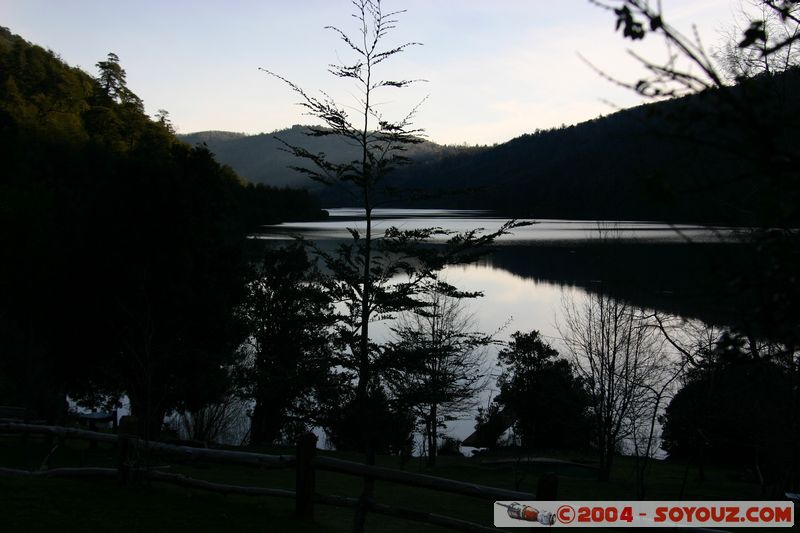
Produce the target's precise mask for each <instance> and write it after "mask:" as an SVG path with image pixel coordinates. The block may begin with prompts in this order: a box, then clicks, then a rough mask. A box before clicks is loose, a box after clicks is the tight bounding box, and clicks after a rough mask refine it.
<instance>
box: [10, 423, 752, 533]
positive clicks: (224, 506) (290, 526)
mask: <svg viewBox="0 0 800 533" xmlns="http://www.w3.org/2000/svg"><path fill="white" fill-rule="evenodd" d="M20 442H21V441H20V439H19V438H18V437H7V438H0V466H9V467H10V466H13V467H19V468H29V469H32V468H37V467H38V466H39V465H40V464H41V462H42V460H43V458H44V457H45V456H46V455H47V453H48V451H49V448H48V447H46V446H45V445H44V443H43V442H42V441H41V440H37V439H31V441H30V442H29V443H28V444H27V445H26V446H25V447H22V446H21V445H20ZM265 451H269V452H282V453H291V451H290V450H265ZM335 455H336V456H338V457H342V458H347V459H357V457H358V456H357V455H348V454H335ZM548 456H551V457H552V456H554V455H553V454H549V453H548ZM152 461H153V462H152V464H154V465H167V464H170V462H169V460H168V458H165V457H157V458H154V459H153V460H152ZM115 462H116V456H115V451H114V450H113V449H112V448H101V449H100V450H97V451H91V450H88V449H86V446H85V444H83V443H78V442H69V443H68V444H67V445H66V446H65V447H62V448H59V449H58V450H56V452H55V453H54V454H53V456H52V458H51V465H50V466H51V467H59V466H114V465H115ZM379 464H382V465H383V466H390V467H398V459H397V458H396V457H381V458H379ZM632 466H633V463H632V462H631V461H630V460H629V459H627V458H619V460H618V461H617V464H616V468H615V471H614V473H613V476H612V481H611V482H609V483H606V484H600V483H597V482H596V481H594V480H593V479H592V477H591V475H590V473H589V472H587V471H583V470H582V469H574V468H569V467H560V468H562V471H561V472H559V473H560V475H561V477H560V480H559V482H560V487H559V498H560V499H580V500H593V499H597V500H601V499H602V500H606V499H633V496H634V495H633V480H634V478H633V469H632ZM407 469H408V470H410V471H418V470H419V464H418V463H416V462H412V463H411V464H410V465H408V466H407ZM546 469H547V470H552V467H547V468H546ZM543 470H544V469H543V468H541V467H538V468H532V469H526V470H525V471H524V472H521V471H519V470H516V469H515V468H514V467H513V466H511V465H505V466H496V465H493V466H487V465H483V464H481V463H480V461H478V460H475V459H466V458H450V457H443V458H440V466H438V467H437V468H436V469H435V470H434V471H433V472H427V473H432V474H434V475H437V476H442V477H449V478H453V479H460V480H465V481H472V482H476V483H481V484H486V485H492V486H496V487H503V488H514V480H515V478H517V477H518V476H520V475H523V476H524V477H523V479H522V483H521V486H520V489H521V490H529V491H535V488H536V482H537V480H538V476H539V474H540V473H541V472H542V471H543ZM169 471H172V472H180V473H185V474H187V475H189V476H192V477H195V478H198V479H207V480H210V481H224V482H227V483H232V484H239V485H261V486H270V487H278V488H288V489H293V488H294V471H293V470H257V469H252V468H244V467H234V466H219V465H213V466H212V465H201V464H196V465H190V464H178V463H172V464H170V468H169ZM683 472H684V467H683V465H680V464H671V463H663V462H657V463H654V468H653V471H652V472H651V477H650V483H649V485H650V493H649V494H648V499H677V497H678V494H679V489H680V485H681V481H682V477H683ZM741 477H742V476H741V473H739V472H734V471H730V470H725V469H717V468H710V467H709V468H707V469H706V480H705V482H703V483H701V482H699V481H698V479H697V472H696V470H695V469H692V470H691V471H690V473H689V478H688V480H689V482H688V485H687V493H686V495H685V499H731V500H735V499H758V498H759V488H758V486H757V485H756V484H754V483H747V482H745V481H743V480H742V479H741ZM317 490H318V492H319V493H322V494H339V495H347V496H354V497H355V496H357V495H358V494H359V491H360V482H359V480H357V479H356V478H353V477H350V476H343V475H338V474H332V473H327V472H318V474H317ZM376 497H377V500H378V501H380V502H383V503H388V504H395V505H398V506H403V507H410V508H415V509H420V510H427V511H431V512H437V513H440V514H445V515H450V516H457V517H460V518H463V519H467V520H472V521H476V522H480V523H484V524H486V525H490V524H491V516H492V514H491V513H492V506H491V505H490V502H484V503H482V502H479V501H477V500H475V499H474V498H468V497H461V496H456V495H449V494H444V493H437V492H431V491H427V490H415V489H413V488H410V487H404V486H400V485H393V484H389V483H381V482H378V483H377V488H376ZM0 509H2V513H0V531H23V530H24V531H51V530H58V531H111V530H113V531H131V532H134V531H143V532H144V531H147V532H158V531H187V532H188V531H237V532H249V531H289V532H305V531H332V532H335V531H342V532H345V531H350V530H351V527H352V512H351V511H350V510H347V509H338V508H332V507H324V506H318V507H317V510H316V513H317V515H316V518H315V521H314V522H310V521H302V520H296V519H294V518H293V516H292V513H293V510H294V502H293V501H292V500H283V499H277V498H253V497H246V496H222V495H218V494H210V493H206V492H201V491H194V490H187V489H183V488H178V487H173V486H167V485H161V484H153V485H152V486H150V487H132V488H125V487H122V486H120V485H118V484H116V483H115V482H111V481H103V480H97V481H95V480H92V481H84V480H64V479H28V478H25V479H22V478H9V477H0ZM368 530H369V531H386V532H403V533H405V532H407V531H409V530H413V531H444V530H440V529H438V528H433V527H423V526H422V525H421V524H416V523H412V522H406V521H401V520H395V519H389V518H385V517H381V516H378V515H370V516H369V518H368Z"/></svg>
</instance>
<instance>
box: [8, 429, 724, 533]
mask: <svg viewBox="0 0 800 533" xmlns="http://www.w3.org/2000/svg"><path fill="white" fill-rule="evenodd" d="M3 433H23V434H42V435H55V436H58V437H61V438H65V439H66V438H70V439H83V440H88V441H90V442H105V443H113V444H118V445H119V449H120V465H119V468H94V467H87V468H54V469H49V470H39V471H28V470H18V469H12V468H2V467H0V475H10V476H27V477H63V478H106V479H113V478H116V479H120V480H122V481H123V482H127V481H129V480H131V479H140V480H152V481H157V482H159V483H168V484H172V485H179V486H183V487H187V488H192V489H200V490H206V491H212V492H217V493H223V494H240V495H248V496H270V497H278V498H287V499H294V500H295V502H296V503H295V505H296V512H297V514H298V515H300V516H304V517H310V516H312V515H313V510H314V504H322V505H330V506H335V507H344V508H351V509H355V510H357V511H361V512H371V513H376V514H381V515H385V516H391V517H395V518H402V519H405V520H411V521H415V522H423V523H427V524H432V525H437V526H441V527H445V528H449V529H453V530H457V531H464V532H467V533H491V532H496V531H497V529H495V528H492V527H487V526H484V525H481V524H476V523H473V522H468V521H465V520H460V519H457V518H452V517H449V516H443V515H439V514H436V513H429V512H425V511H418V510H413V509H406V508H402V507H396V506H393V505H387V504H383V503H378V502H374V501H371V500H365V499H363V498H350V497H346V496H334V495H323V494H317V493H316V490H315V485H316V483H315V481H316V477H315V476H316V474H315V472H316V470H325V471H330V472H336V473H340V474H346V475H352V476H357V477H362V478H364V479H365V480H367V479H369V480H379V481H387V482H391V483H398V484H402V485H408V486H412V487H418V488H424V489H429V490H433V491H441V492H450V493H454V494H460V495H464V496H471V497H475V498H481V499H484V500H489V501H495V500H535V499H536V496H535V495H534V494H531V493H526V492H519V491H512V490H507V489H500V488H496V487H488V486H485V485H479V484H475V483H467V482H463V481H456V480H452V479H445V478H439V477H435V476H429V475H425V474H416V473H410V472H404V471H400V470H393V469H391V468H385V467H379V466H372V465H366V464H363V463H356V462H353V461H345V460H343V459H336V458H333V457H321V456H317V455H316V437H314V436H313V435H311V434H307V435H304V436H301V438H300V440H299V441H298V446H297V454H296V455H294V456H292V455H268V454H261V453H252V452H236V451H228V450H212V449H206V448H192V447H189V446H179V445H174V444H165V443H162V442H155V441H145V440H142V439H139V438H137V437H135V436H130V435H111V434H108V433H100V432H96V431H87V430H83V429H76V428H66V427H61V426H44V425H35V424H21V423H11V422H0V434H3ZM131 447H135V448H137V449H138V450H147V451H152V452H158V453H163V454H168V455H177V456H179V457H182V458H188V459H191V460H203V461H208V462H214V463H227V464H237V465H245V466H258V467H261V468H263V467H270V468H290V467H294V468H295V470H296V474H297V478H296V490H286V489H276V488H268V487H246V486H239V485H228V484H224V483H216V482H210V481H205V480H200V479H195V478H191V477H188V476H185V475H183V474H173V473H167V472H161V471H159V470H156V469H141V468H139V469H137V468H134V469H132V470H128V469H127V467H125V466H124V464H125V462H126V454H128V453H129V452H130V450H131ZM51 453H52V452H51ZM548 492H550V491H548ZM546 499H548V500H555V499H557V498H556V494H555V491H554V490H553V492H552V494H548V495H547V498H546ZM681 531H682V532H685V533H688V532H692V531H694V532H701V531H705V532H713V531H720V530H712V529H703V528H682V529H681Z"/></svg>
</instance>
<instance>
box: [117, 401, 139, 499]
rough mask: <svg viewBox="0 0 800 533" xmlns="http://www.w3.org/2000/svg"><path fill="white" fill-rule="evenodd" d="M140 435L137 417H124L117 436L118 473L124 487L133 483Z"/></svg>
mask: <svg viewBox="0 0 800 533" xmlns="http://www.w3.org/2000/svg"><path fill="white" fill-rule="evenodd" d="M137 433H138V420H137V418H136V417H135V416H123V417H122V420H121V421H120V427H119V434H118V436H117V439H118V443H119V450H117V451H118V452H119V455H118V458H117V472H118V473H119V480H120V482H121V483H122V484H123V485H127V484H128V483H130V482H131V480H132V478H133V475H132V472H131V470H132V468H135V464H134V463H135V462H136V449H137V447H138V446H137V445H138V442H139V437H138V436H137Z"/></svg>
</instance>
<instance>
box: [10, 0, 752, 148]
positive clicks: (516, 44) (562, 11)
mask: <svg viewBox="0 0 800 533" xmlns="http://www.w3.org/2000/svg"><path fill="white" fill-rule="evenodd" d="M384 4H385V8H388V9H406V10H407V13H405V14H403V15H401V16H400V22H399V24H398V27H397V30H395V34H394V36H395V38H396V40H397V41H398V42H399V41H420V42H422V43H424V46H421V47H416V48H413V49H410V50H409V51H408V52H407V53H405V54H403V55H402V56H401V57H397V58H396V59H395V60H393V61H388V62H386V63H385V65H386V72H387V73H388V74H389V77H397V78H425V79H427V80H429V81H428V82H427V83H424V84H420V85H418V86H416V87H413V88H410V89H406V90H402V91H396V90H394V91H388V92H387V93H385V94H384V95H383V96H382V97H381V98H379V101H380V102H381V103H382V104H383V108H382V109H383V111H384V112H385V113H386V115H387V117H389V118H392V116H393V115H394V114H395V111H397V112H399V111H401V110H405V109H407V108H408V107H409V106H412V105H414V104H415V103H416V102H418V101H419V100H421V99H422V98H424V97H425V96H426V95H427V96H428V100H427V102H426V103H425V104H424V106H423V107H422V109H421V111H420V113H419V115H418V117H417V120H416V123H417V125H418V126H420V127H422V128H424V129H425V130H426V132H427V134H428V136H429V138H430V139H431V140H434V141H437V142H441V143H450V144H458V143H462V142H466V143H469V144H476V143H480V144H491V143H494V142H503V141H506V140H508V139H511V138H513V137H515V136H518V135H521V134H523V133H527V132H532V131H534V130H535V129H537V128H549V127H552V126H558V125H561V124H562V123H563V124H572V123H576V122H579V121H582V120H587V119H590V118H593V117H596V116H598V115H600V114H607V113H610V112H612V111H614V107H612V106H610V105H609V104H608V102H611V103H613V104H614V105H616V106H620V107H626V106H630V105H634V104H636V103H638V102H639V100H638V99H637V97H636V96H635V95H633V94H631V93H630V92H628V91H626V90H624V89H621V88H618V87H615V86H614V85H613V84H611V83H609V82H607V81H605V80H603V79H601V78H600V77H599V76H598V75H597V74H596V73H594V72H593V71H592V70H591V69H590V68H589V67H588V66H586V64H585V63H583V62H582V60H581V59H580V58H579V55H578V54H579V53H580V54H582V55H583V56H585V57H586V58H588V59H589V60H590V61H592V62H593V63H594V64H596V65H597V66H599V67H601V68H603V69H604V70H606V71H607V72H609V73H611V74H614V75H615V76H618V77H620V78H623V79H627V80H636V79H638V77H639V76H641V71H640V70H639V69H638V67H637V65H636V64H635V63H634V62H633V61H632V60H631V59H630V58H629V57H628V56H627V54H626V49H628V48H631V47H632V46H635V48H636V49H637V51H641V52H642V53H644V54H646V55H648V57H662V56H663V55H664V50H663V47H662V46H661V43H659V42H656V41H651V42H645V43H643V44H641V43H635V45H632V43H630V41H623V39H622V38H621V36H620V34H618V33H615V32H614V20H613V17H612V15H611V14H609V13H607V12H605V11H603V10H601V9H598V8H597V7H595V6H592V5H590V4H589V2H588V1H587V0H384ZM663 5H664V10H665V13H666V14H667V17H668V19H669V20H671V21H672V23H673V24H674V25H676V26H677V27H679V28H681V29H683V30H685V31H687V32H690V31H691V24H692V23H696V24H697V26H698V28H699V30H700V33H701V35H702V36H703V39H704V41H705V43H706V44H707V45H708V46H709V47H711V46H714V45H716V44H717V43H719V42H720V31H721V30H723V29H724V28H726V27H728V26H730V25H731V24H732V23H733V13H734V11H735V6H736V5H738V3H737V2H736V0H663ZM350 12H351V11H350V2H349V0H295V1H293V2H290V1H285V0H282V1H277V0H262V1H237V0H228V1H227V2H222V1H209V0H193V1H189V0H173V1H167V0H140V1H137V2H130V1H128V2H122V1H117V0H104V1H99V0H0V25H3V26H7V27H9V28H10V29H11V30H12V31H13V32H14V33H17V34H20V35H22V36H23V37H24V38H26V39H27V40H29V41H31V42H34V43H37V44H40V45H42V46H45V47H48V48H51V49H53V50H54V51H56V52H57V53H59V54H60V56H61V57H62V59H64V60H65V61H67V62H68V63H70V64H72V65H77V66H80V67H82V68H83V69H84V70H86V71H87V72H89V73H91V74H93V75H94V74H95V67H94V64H95V63H96V62H97V61H99V60H101V59H103V58H105V56H106V54H107V53H108V52H110V51H113V52H115V53H116V54H117V55H119V57H120V60H121V62H122V65H123V67H124V68H125V69H126V71H127V73H128V85H129V87H130V88H131V89H132V90H133V91H134V92H136V93H137V94H138V95H139V96H140V97H141V98H142V99H143V100H144V102H145V106H146V109H147V111H148V112H149V113H151V114H152V113H154V112H155V111H156V110H157V109H159V108H164V109H167V110H168V111H169V112H170V115H171V117H172V120H173V122H174V124H175V125H176V127H177V129H178V131H179V132H182V133H188V132H192V131H199V130H209V129H217V130H232V131H241V132H246V133H259V132H269V131H273V130H275V129H280V128H284V127H287V126H290V125H292V124H295V123H309V122H310V119H308V118H306V117H303V116H302V115H301V110H300V108H298V107H297V106H294V105H292V104H293V103H294V102H296V98H295V96H294V95H293V94H292V92H291V91H290V90H288V88H287V87H286V86H285V85H282V84H281V83H280V82H279V81H277V80H275V79H272V78H270V77H268V76H266V75H265V74H264V73H262V72H259V71H258V67H260V66H263V67H266V68H269V69H270V70H273V71H275V72H278V73H280V74H282V75H284V76H286V77H287V78H290V79H292V80H293V81H295V82H296V83H298V84H299V85H301V86H303V87H304V88H307V89H309V90H316V89H325V90H326V91H328V92H330V93H331V94H332V95H334V96H336V97H337V98H342V99H351V96H350V95H351V93H352V91H351V90H350V87H349V86H348V85H347V83H346V82H343V81H341V80H336V79H334V78H332V77H331V76H329V75H327V73H326V66H327V64H328V63H332V62H335V61H336V60H337V57H341V58H342V59H347V58H348V57H349V56H348V55H347V49H346V46H345V45H344V44H343V43H341V42H340V41H338V40H337V38H336V36H335V35H334V34H333V33H332V32H330V31H326V30H324V29H323V27H324V26H326V25H336V26H340V27H342V28H343V29H345V28H349V27H352V19H351V18H350Z"/></svg>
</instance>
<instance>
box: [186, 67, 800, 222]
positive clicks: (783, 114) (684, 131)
mask: <svg viewBox="0 0 800 533" xmlns="http://www.w3.org/2000/svg"><path fill="white" fill-rule="evenodd" d="M798 87H800V73H799V72H798V70H797V69H794V70H789V71H787V72H785V73H782V74H777V75H772V76H767V75H762V76H760V77H757V78H755V79H751V80H748V81H747V82H746V83H745V84H744V85H740V86H737V87H734V88H729V89H726V90H725V91H727V92H728V94H725V93H724V92H723V91H709V92H706V93H704V94H697V95H693V96H689V97H685V98H681V99H675V100H670V101H663V102H656V103H651V104H647V105H642V106H639V107H637V108H633V109H628V110H624V111H620V112H617V113H614V114H612V115H609V116H605V117H601V118H597V119H594V120H591V121H588V122H584V123H581V124H577V125H573V126H568V127H561V128H556V129H551V130H543V131H537V132H535V133H532V134H528V135H523V136H521V137H518V138H515V139H513V140H510V141H508V142H506V143H504V144H501V145H497V146H494V147H480V148H479V147H473V148H467V147H448V146H441V145H436V144H434V143H431V142H423V143H420V144H417V145H412V146H409V152H408V153H407V155H408V156H409V158H410V159H411V161H412V164H411V165H410V166H407V167H404V168H401V169H400V170H399V171H397V172H396V174H395V176H394V178H393V185H394V186H397V187H399V188H401V189H402V188H406V189H412V190H415V191H425V194H414V195H408V194H406V195H403V194H396V195H394V196H390V201H393V203H394V205H395V206H398V207H399V206H403V207H420V206H431V207H453V208H476V209H490V208H491V209H497V210H500V211H503V212H506V213H510V214H515V215H519V216H530V217H537V218H581V219H597V218H602V219H636V220H667V221H695V222H726V223H735V224H747V223H748V222H750V221H752V220H764V217H765V216H767V217H768V215H769V213H770V211H772V210H774V209H775V206H774V205H773V204H772V203H770V204H769V205H756V204H754V203H753V200H752V199H753V198H771V199H774V198H775V196H776V195H780V194H781V193H780V189H779V188H778V187H775V183H773V182H772V180H771V177H770V176H764V175H763V172H762V171H760V170H759V169H760V168H763V166H760V160H759V158H760V155H759V154H762V153H764V150H768V147H767V146H766V145H768V144H769V143H772V142H775V140H776V139H777V140H778V142H784V143H789V142H791V139H792V125H793V124H795V123H796V119H797V113H798V97H797V94H798V90H797V89H798ZM731 95H734V96H735V99H736V100H737V101H748V102H752V106H751V109H752V115H751V116H747V114H746V113H742V112H741V110H737V109H734V108H732V107H730V106H729V105H728V104H729V102H730V100H731V98H729V97H730V96H731ZM754 116H758V117H759V119H760V120H762V121H763V122H764V123H767V124H770V125H771V128H772V130H771V131H769V132H764V133H765V134H764V135H763V136H761V137H760V138H753V137H752V132H753V131H754V127H752V124H751V123H752V119H753V117H754ZM305 132H306V130H305V128H304V127H303V126H294V127H292V128H291V129H287V130H281V131H277V132H274V133H272V134H260V135H252V136H250V135H244V134H236V133H231V132H217V131H208V132H200V133H192V134H187V135H182V136H180V137H181V138H182V139H183V140H185V141H186V142H189V143H190V144H193V145H196V144H202V143H205V144H206V145H207V146H208V148H209V149H210V150H211V151H212V152H213V153H214V154H215V155H216V156H217V157H218V158H219V159H220V161H223V162H225V163H226V164H229V165H231V166H232V167H233V168H234V169H235V170H236V171H237V172H238V173H239V174H240V175H242V176H246V177H247V178H248V179H250V180H252V181H254V182H258V183H267V184H270V185H279V186H284V185H291V186H296V187H308V188H309V189H311V190H314V191H315V192H317V193H318V194H320V197H321V199H322V201H323V204H324V205H326V206H329V207H335V206H341V205H346V204H348V202H352V199H350V198H349V197H348V196H347V195H345V194H343V193H342V191H340V190H338V189H330V188H328V189H326V188H322V187H321V186H320V185H319V184H316V183H314V182H312V181H311V180H309V179H307V178H306V177H305V176H303V175H302V174H300V173H299V172H297V171H295V170H292V169H291V167H292V166H294V165H297V160H296V159H294V158H293V157H292V155H291V154H290V153H288V152H287V151H284V150H281V148H282V147H284V145H283V144H282V143H281V141H279V140H278V139H281V140H283V141H285V142H286V143H288V144H290V145H295V146H302V147H303V148H305V149H307V150H309V151H310V152H311V153H320V152H322V153H326V154H328V155H329V156H331V157H332V159H333V160H336V161H340V162H341V161H348V160H351V159H353V158H354V155H353V149H352V147H348V146H347V144H346V143H344V141H342V140H341V139H338V138H336V137H335V136H329V137H311V136H307V135H305ZM762 145H763V146H762ZM750 154H752V155H753V157H752V158H750V159H749V160H748V158H747V157H743V155H746V156H747V155H750ZM421 197H424V198H425V199H424V200H422V199H420V198H421Z"/></svg>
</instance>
